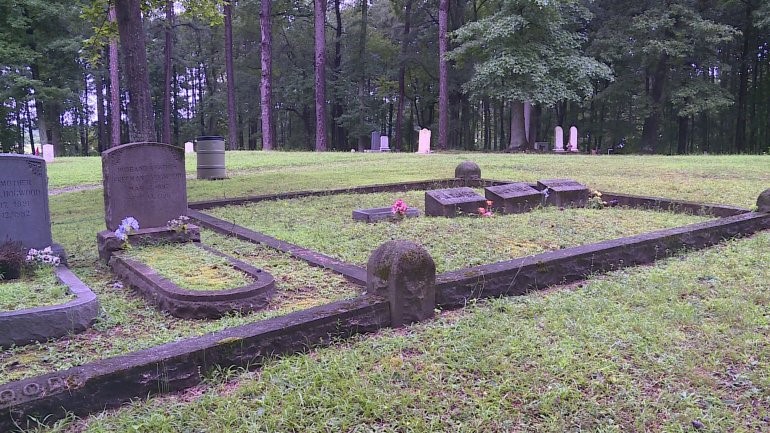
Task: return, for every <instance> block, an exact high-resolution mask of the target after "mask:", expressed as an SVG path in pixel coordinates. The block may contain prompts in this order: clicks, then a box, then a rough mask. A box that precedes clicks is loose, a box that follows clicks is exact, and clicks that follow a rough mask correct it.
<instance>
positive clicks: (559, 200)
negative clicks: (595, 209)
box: [537, 179, 590, 207]
mask: <svg viewBox="0 0 770 433" xmlns="http://www.w3.org/2000/svg"><path fill="white" fill-rule="evenodd" d="M537 184H538V187H540V188H541V189H543V190H544V191H545V195H546V199H545V203H546V204H548V205H553V206H559V207H567V206H570V207H583V206H585V205H586V203H587V202H588V197H589V195H590V191H588V187H586V186H585V185H583V184H581V183H578V182H576V181H574V180H572V179H546V180H540V181H538V182H537Z"/></svg>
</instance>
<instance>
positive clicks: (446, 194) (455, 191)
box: [425, 187, 487, 218]
mask: <svg viewBox="0 0 770 433" xmlns="http://www.w3.org/2000/svg"><path fill="white" fill-rule="evenodd" d="M486 206H487V199H485V198H484V197H482V196H480V195H479V194H477V193H476V191H474V190H473V189H471V188H466V187H463V188H448V189H434V190H431V191H425V215H428V216H443V217H448V218H453V217H455V216H456V215H457V214H458V213H460V212H462V213H463V214H466V215H478V209H479V208H480V207H486Z"/></svg>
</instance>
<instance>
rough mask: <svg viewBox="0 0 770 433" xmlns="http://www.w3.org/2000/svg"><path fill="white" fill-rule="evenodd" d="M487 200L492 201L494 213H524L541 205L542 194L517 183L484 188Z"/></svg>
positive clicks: (526, 184) (521, 183) (528, 186)
mask: <svg viewBox="0 0 770 433" xmlns="http://www.w3.org/2000/svg"><path fill="white" fill-rule="evenodd" d="M484 195H485V196H486V197H487V200H492V203H493V204H492V206H493V208H494V210H495V211H496V212H501V213H524V212H529V211H530V210H532V209H533V208H535V207H537V206H540V205H541V204H543V193H541V192H540V191H538V190H536V189H535V188H533V187H532V186H531V185H529V184H528V183H524V182H517V183H509V184H505V185H496V186H488V187H486V188H484Z"/></svg>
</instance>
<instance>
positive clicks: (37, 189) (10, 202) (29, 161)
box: [0, 154, 63, 258]
mask: <svg viewBox="0 0 770 433" xmlns="http://www.w3.org/2000/svg"><path fill="white" fill-rule="evenodd" d="M6 241H21V243H22V245H23V246H24V248H25V249H29V248H35V249H42V248H45V247H48V246H52V247H55V246H54V245H53V241H52V239H51V216H50V214H49V212H48V176H47V175H46V166H45V160H43V158H40V157H38V156H31V155H13V154H7V155H6V154H3V155H0V243H3V242H6ZM54 249H58V250H59V253H58V254H57V255H59V256H60V257H62V258H63V255H62V254H61V251H60V250H61V247H55V248H54Z"/></svg>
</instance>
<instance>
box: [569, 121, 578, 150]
mask: <svg viewBox="0 0 770 433" xmlns="http://www.w3.org/2000/svg"><path fill="white" fill-rule="evenodd" d="M568 148H569V151H570V152H577V151H578V129H577V126H570V128H569V144H568Z"/></svg>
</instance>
